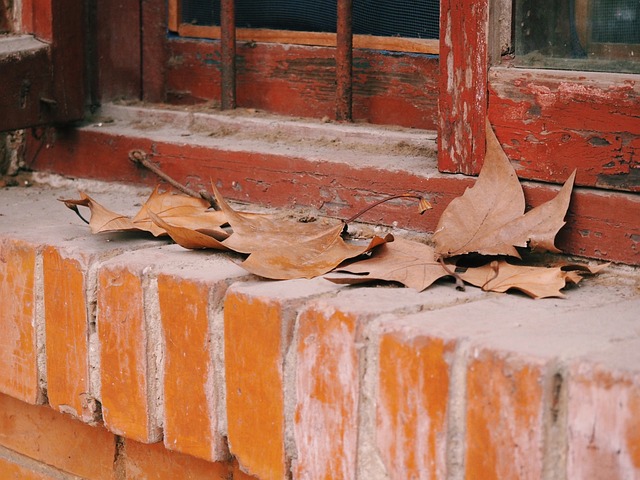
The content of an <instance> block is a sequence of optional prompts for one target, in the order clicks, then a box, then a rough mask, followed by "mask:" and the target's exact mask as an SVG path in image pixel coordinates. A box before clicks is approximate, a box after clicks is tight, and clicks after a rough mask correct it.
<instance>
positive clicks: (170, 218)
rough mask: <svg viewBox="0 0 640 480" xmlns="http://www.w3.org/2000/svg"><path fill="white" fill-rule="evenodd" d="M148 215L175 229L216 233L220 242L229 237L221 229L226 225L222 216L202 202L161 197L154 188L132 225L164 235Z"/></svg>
mask: <svg viewBox="0 0 640 480" xmlns="http://www.w3.org/2000/svg"><path fill="white" fill-rule="evenodd" d="M149 212H153V213H154V214H155V215H156V216H157V217H159V218H161V219H163V220H164V221H165V222H167V223H169V224H171V225H173V226H176V227H185V228H189V229H192V230H207V231H210V232H217V235H218V236H219V237H222V238H224V237H226V236H228V235H227V234H226V232H224V230H222V229H221V228H220V226H221V225H224V224H226V223H227V218H226V217H225V215H224V213H222V212H220V211H217V210H212V209H211V208H210V204H209V202H208V201H206V200H204V199H202V198H195V197H190V196H188V195H181V194H176V193H172V192H162V193H161V192H159V190H158V187H156V188H155V190H154V191H153V193H151V196H150V197H149V198H148V199H147V201H146V202H145V203H144V205H142V207H141V208H140V211H139V212H138V213H137V214H136V216H135V217H133V223H134V225H136V226H138V227H139V228H141V229H145V230H147V229H148V231H150V232H151V233H152V234H153V235H155V236H158V235H161V234H162V233H164V229H162V228H161V227H160V226H159V225H158V224H157V223H155V222H153V221H152V220H151V218H150V216H149Z"/></svg>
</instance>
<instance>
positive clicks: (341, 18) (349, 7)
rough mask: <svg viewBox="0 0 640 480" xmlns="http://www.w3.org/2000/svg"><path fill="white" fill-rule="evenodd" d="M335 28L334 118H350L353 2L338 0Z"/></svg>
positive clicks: (350, 0) (349, 119)
mask: <svg viewBox="0 0 640 480" xmlns="http://www.w3.org/2000/svg"><path fill="white" fill-rule="evenodd" d="M337 16H338V24H337V28H336V32H337V34H336V37H337V38H336V120H348V121H351V120H352V99H353V29H352V23H353V2H352V0H338V12H337Z"/></svg>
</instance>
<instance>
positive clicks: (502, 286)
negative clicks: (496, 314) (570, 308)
mask: <svg viewBox="0 0 640 480" xmlns="http://www.w3.org/2000/svg"><path fill="white" fill-rule="evenodd" d="M458 275H459V276H460V278H462V279H463V280H464V281H465V282H467V283H470V284H472V285H475V286H476V287H481V288H482V290H485V291H487V292H500V293H504V292H506V291H507V290H510V289H512V288H513V289H516V290H520V291H522V292H524V293H526V294H527V295H529V296H530V297H533V298H546V297H564V295H563V294H562V293H561V292H560V290H561V289H563V288H564V287H565V286H566V284H567V282H568V281H569V282H571V283H577V282H578V281H579V279H580V276H579V275H578V274H577V272H566V271H564V270H562V269H561V268H560V267H532V266H528V265H512V264H510V263H507V262H506V261H504V260H499V261H498V260H496V261H493V262H491V263H489V264H486V265H483V266H481V267H476V268H469V269H467V271H466V272H464V273H458Z"/></svg>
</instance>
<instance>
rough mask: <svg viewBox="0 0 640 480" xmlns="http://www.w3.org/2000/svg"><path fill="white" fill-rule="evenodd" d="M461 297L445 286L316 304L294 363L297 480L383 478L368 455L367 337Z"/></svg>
mask: <svg viewBox="0 0 640 480" xmlns="http://www.w3.org/2000/svg"><path fill="white" fill-rule="evenodd" d="M460 295H461V294H460V292H456V291H455V289H452V288H447V287H443V288H439V287H434V289H433V290H431V291H427V292H423V293H417V292H415V291H413V290H410V289H397V288H360V289H348V290H343V291H341V292H339V293H338V294H337V295H335V296H334V297H333V298H330V299H321V300H318V301H317V302H313V303H311V304H310V306H309V307H308V308H306V309H305V310H303V311H302V312H301V313H300V316H299V318H298V329H297V334H296V359H295V381H296V384H295V392H296V396H295V420H294V434H295V447H296V462H295V465H294V469H293V472H294V476H295V477H296V478H313V479H316V478H354V476H355V475H356V474H357V475H359V476H362V477H363V478H372V477H373V476H382V475H384V472H382V470H384V468H385V467H384V461H382V462H381V461H380V459H379V458H378V457H377V456H372V454H371V451H372V450H376V447H375V444H374V441H373V440H372V438H373V436H374V435H375V423H376V412H375V408H374V407H373V406H371V405H372V402H373V401H374V400H372V399H371V397H373V396H374V392H372V391H371V390H373V388H374V387H372V386H369V387H367V388H364V386H363V381H362V376H363V372H364V368H365V367H364V365H365V362H369V359H367V358H365V357H371V355H370V354H365V352H366V351H367V350H370V349H371V345H370V340H369V338H370V335H371V334H372V333H371V332H369V333H364V332H368V330H369V329H370V328H373V327H371V324H372V321H373V320H374V319H376V318H378V317H380V316H381V315H383V314H390V313H393V312H401V313H402V314H403V315H406V314H408V313H410V312H417V311H420V310H423V309H424V308H425V307H426V308H429V309H431V308H438V307H440V306H447V305H449V304H455V303H457V302H459V301H460V298H461V296H460ZM366 364H367V365H368V367H367V368H375V367H374V366H372V365H370V364H369V363H366ZM374 383H375V382H374ZM367 389H368V390H367ZM361 399H363V400H364V401H363V402H362V403H361V402H360V400H361ZM368 424H372V426H368ZM363 425H364V427H363Z"/></svg>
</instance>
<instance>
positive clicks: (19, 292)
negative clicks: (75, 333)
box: [0, 239, 43, 403]
mask: <svg viewBox="0 0 640 480" xmlns="http://www.w3.org/2000/svg"><path fill="white" fill-rule="evenodd" d="M35 269H36V249H35V247H33V246H32V245H30V244H28V243H26V242H22V241H12V240H8V239H1V240H0V392H4V393H6V394H9V395H12V396H14V397H16V398H19V399H21V400H24V401H26V402H29V403H38V402H41V401H42V400H43V398H42V397H43V395H42V392H41V389H40V386H39V372H38V356H37V345H36V341H37V340H36V339H37V334H36V319H35V308H36V292H35Z"/></svg>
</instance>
